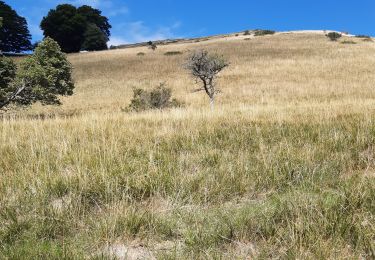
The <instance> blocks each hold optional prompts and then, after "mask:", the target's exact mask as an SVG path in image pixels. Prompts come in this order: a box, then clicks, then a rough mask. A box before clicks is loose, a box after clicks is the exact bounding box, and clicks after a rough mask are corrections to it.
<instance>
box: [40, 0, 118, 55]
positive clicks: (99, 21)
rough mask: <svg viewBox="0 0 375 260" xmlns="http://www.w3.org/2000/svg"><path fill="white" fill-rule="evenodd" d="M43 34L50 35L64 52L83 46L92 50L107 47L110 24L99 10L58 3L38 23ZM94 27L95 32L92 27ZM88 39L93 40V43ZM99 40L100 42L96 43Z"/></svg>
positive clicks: (79, 48) (77, 49) (76, 50)
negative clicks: (92, 48)
mask: <svg viewBox="0 0 375 260" xmlns="http://www.w3.org/2000/svg"><path fill="white" fill-rule="evenodd" d="M40 27H41V29H42V30H43V31H44V36H46V37H51V38H52V39H54V40H55V41H57V42H58V44H59V45H60V46H61V49H62V50H63V51H64V52H68V53H69V52H78V51H80V50H82V49H84V46H83V44H85V46H90V47H93V46H95V48H94V50H103V49H107V44H102V42H103V41H104V40H105V43H107V41H108V39H109V36H110V31H109V30H110V29H111V25H110V24H109V22H108V19H107V17H105V16H102V15H101V11H100V10H98V9H94V8H92V7H90V6H87V5H84V6H81V7H79V8H76V7H75V6H73V5H70V4H62V5H58V6H57V7H56V9H52V10H50V11H49V13H48V15H47V16H46V17H43V20H42V22H41V24H40ZM94 27H95V33H93V28H94ZM89 41H94V43H93V44H91V43H89ZM97 42H100V43H101V44H99V45H98V44H97Z"/></svg>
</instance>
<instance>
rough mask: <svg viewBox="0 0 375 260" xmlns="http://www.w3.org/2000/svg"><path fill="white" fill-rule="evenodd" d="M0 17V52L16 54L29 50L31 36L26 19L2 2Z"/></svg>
mask: <svg viewBox="0 0 375 260" xmlns="http://www.w3.org/2000/svg"><path fill="white" fill-rule="evenodd" d="M0 17H1V18H2V19H1V22H0V23H1V26H0V50H1V51H3V52H16V53H19V52H23V51H28V50H31V48H32V45H31V42H30V39H31V35H30V33H29V30H28V28H27V22H26V19H25V18H24V17H21V16H19V15H18V14H17V12H16V11H14V10H13V9H12V8H11V7H10V6H9V5H7V4H5V3H4V1H0Z"/></svg>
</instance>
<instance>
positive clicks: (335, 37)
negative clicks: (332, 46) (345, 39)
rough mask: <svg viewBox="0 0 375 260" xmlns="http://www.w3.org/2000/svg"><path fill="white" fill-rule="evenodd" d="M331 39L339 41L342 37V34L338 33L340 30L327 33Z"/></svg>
mask: <svg viewBox="0 0 375 260" xmlns="http://www.w3.org/2000/svg"><path fill="white" fill-rule="evenodd" d="M326 36H327V37H328V38H329V39H330V40H331V41H333V42H335V41H337V40H338V39H340V38H341V37H342V34H341V33H338V32H330V33H328V34H327V35H326Z"/></svg>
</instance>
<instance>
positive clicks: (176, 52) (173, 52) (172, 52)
mask: <svg viewBox="0 0 375 260" xmlns="http://www.w3.org/2000/svg"><path fill="white" fill-rule="evenodd" d="M181 54H182V52H180V51H168V52H166V53H164V55H165V56H174V55H181Z"/></svg>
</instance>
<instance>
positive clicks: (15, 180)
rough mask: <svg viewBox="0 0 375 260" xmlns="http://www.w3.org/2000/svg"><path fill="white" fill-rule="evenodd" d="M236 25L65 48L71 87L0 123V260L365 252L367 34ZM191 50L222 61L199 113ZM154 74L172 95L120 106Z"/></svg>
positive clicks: (370, 170)
mask: <svg viewBox="0 0 375 260" xmlns="http://www.w3.org/2000/svg"><path fill="white" fill-rule="evenodd" d="M243 38H245V37H242V36H240V37H233V38H226V39H222V40H213V41H207V42H201V43H194V44H180V45H178V44H177V45H170V46H163V47H160V48H159V49H158V50H157V51H156V52H154V53H153V52H151V51H148V50H146V49H143V48H138V49H127V50H116V51H109V52H100V53H88V54H79V55H72V56H70V60H71V61H72V63H73V65H74V66H75V79H76V82H77V90H76V94H75V95H74V96H73V97H70V98H67V99H65V100H64V105H63V106H61V107H59V108H49V107H39V106H35V107H33V108H32V109H31V110H29V111H27V113H26V114H27V115H28V116H26V117H23V118H15V119H6V120H3V121H2V122H0V133H1V142H0V152H1V157H0V169H1V171H2V172H1V175H0V178H1V182H0V241H1V243H0V258H4V257H5V258H7V257H9V258H10V259H14V258H22V257H25V256H28V257H31V258H38V257H39V258H46V257H50V258H63V257H65V258H81V257H97V258H101V257H105V254H106V253H107V252H108V251H110V250H111V249H112V250H114V249H116V248H117V249H118V250H117V251H121V248H122V246H124V245H125V246H128V247H129V248H131V249H132V250H133V251H134V252H133V253H134V254H136V253H139V254H140V253H142V252H143V254H144V255H146V254H149V252H151V253H152V254H153V256H155V257H160V258H167V257H169V258H172V259H174V258H181V259H184V258H194V259H196V258H203V259H205V258H216V257H223V258H236V257H237V258H240V259H241V258H245V257H255V258H270V257H283V258H284V257H289V258H311V259H316V258H344V257H349V258H355V259H358V258H359V257H368V258H370V256H371V255H372V256H374V253H375V252H374V251H375V242H374V239H375V238H374V234H375V219H374V218H375V216H374V214H375V200H374V197H375V179H374V170H375V154H374V152H375V124H374V120H375V112H374V107H375V99H374V93H375V92H374V91H373V83H374V82H375V66H374V65H375V56H374V54H373V53H374V47H375V45H374V43H371V42H363V41H362V40H360V39H355V41H357V42H358V44H356V45H344V44H340V43H332V42H328V41H327V39H325V37H324V36H323V35H319V34H281V35H274V36H265V37H259V38H254V39H251V40H248V41H244V40H243ZM201 47H205V48H208V49H209V50H216V51H218V52H220V53H223V54H224V55H225V56H226V57H228V59H229V60H230V62H231V66H230V68H229V69H228V70H227V71H225V72H224V73H223V74H222V77H221V79H220V80H219V84H220V85H221V86H222V91H223V93H222V94H221V95H220V96H219V98H218V104H217V109H216V111H215V112H209V111H208V104H207V99H206V98H205V96H204V95H203V94H199V93H198V94H197V93H191V89H193V88H194V86H193V83H194V81H193V80H192V79H191V78H189V76H188V75H186V72H184V70H183V68H182V63H183V60H184V56H185V55H186V54H187V52H188V51H191V50H193V49H194V48H201ZM139 51H143V52H146V56H144V57H137V56H136V53H137V52H139ZM166 51H184V52H185V54H184V55H182V56H172V57H171V56H169V57H167V56H164V55H163V53H164V52H166ZM161 81H167V83H168V85H169V86H170V87H172V88H173V90H174V93H175V95H176V97H178V98H180V99H182V100H183V101H185V103H186V108H184V109H176V110H171V111H165V112H158V111H151V112H146V113H141V114H126V113H123V112H121V107H125V106H126V105H127V104H128V103H129V100H130V98H131V94H132V91H131V88H132V87H144V88H148V87H153V86H155V85H157V84H158V83H159V82H161ZM35 115H54V116H55V117H53V118H48V119H45V120H42V119H35V118H33V117H34V116H35ZM129 253H131V252H129ZM119 256H120V255H119Z"/></svg>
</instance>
